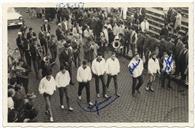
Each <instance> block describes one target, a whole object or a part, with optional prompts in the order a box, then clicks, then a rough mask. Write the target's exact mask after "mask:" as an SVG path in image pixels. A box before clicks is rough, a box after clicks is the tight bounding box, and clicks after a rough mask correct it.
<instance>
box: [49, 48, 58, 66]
mask: <svg viewBox="0 0 195 128" xmlns="http://www.w3.org/2000/svg"><path fill="white" fill-rule="evenodd" d="M50 52H51V57H52V62H54V61H55V60H56V57H57V47H50Z"/></svg>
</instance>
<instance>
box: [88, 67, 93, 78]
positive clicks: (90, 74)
mask: <svg viewBox="0 0 195 128" xmlns="http://www.w3.org/2000/svg"><path fill="white" fill-rule="evenodd" d="M88 70H89V72H88V73H89V77H88V81H90V80H91V79H92V73H91V69H90V67H88Z"/></svg>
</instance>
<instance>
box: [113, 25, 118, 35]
mask: <svg viewBox="0 0 195 128" xmlns="http://www.w3.org/2000/svg"><path fill="white" fill-rule="evenodd" d="M113 34H114V36H117V35H118V34H119V26H118V24H117V23H115V24H114V27H113Z"/></svg>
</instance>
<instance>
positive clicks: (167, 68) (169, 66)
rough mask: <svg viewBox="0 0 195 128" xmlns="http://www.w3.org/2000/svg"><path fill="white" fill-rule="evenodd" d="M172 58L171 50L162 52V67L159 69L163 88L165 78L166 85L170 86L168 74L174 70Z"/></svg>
mask: <svg viewBox="0 0 195 128" xmlns="http://www.w3.org/2000/svg"><path fill="white" fill-rule="evenodd" d="M173 69H174V60H173V55H172V51H169V52H168V53H166V52H165V53H164V57H163V68H162V71H161V73H162V74H161V77H162V79H161V87H162V88H164V87H165V80H166V79H168V83H167V87H168V88H171V86H170V84H171V78H170V74H171V73H172V72H173V71H174V70H173Z"/></svg>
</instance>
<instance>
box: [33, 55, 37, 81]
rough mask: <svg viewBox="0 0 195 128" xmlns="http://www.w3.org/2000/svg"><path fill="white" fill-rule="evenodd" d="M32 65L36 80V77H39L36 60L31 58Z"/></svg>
mask: <svg viewBox="0 0 195 128" xmlns="http://www.w3.org/2000/svg"><path fill="white" fill-rule="evenodd" d="M32 63H33V68H34V72H35V75H36V78H38V76H39V66H38V58H37V57H32Z"/></svg>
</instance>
